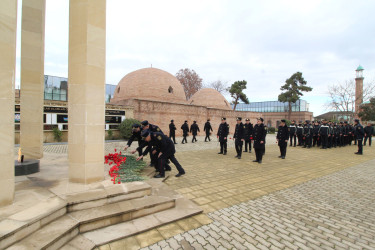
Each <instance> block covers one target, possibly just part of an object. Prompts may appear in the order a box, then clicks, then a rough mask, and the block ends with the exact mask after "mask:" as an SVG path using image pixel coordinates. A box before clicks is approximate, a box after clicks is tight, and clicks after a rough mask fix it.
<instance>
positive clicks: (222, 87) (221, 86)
mask: <svg viewBox="0 0 375 250" xmlns="http://www.w3.org/2000/svg"><path fill="white" fill-rule="evenodd" d="M227 83H228V82H223V81H221V80H217V81H214V82H211V83H209V84H208V85H206V86H205V87H207V88H212V89H215V90H217V91H218V92H220V93H221V94H222V95H224V94H226V93H228V85H227Z"/></svg>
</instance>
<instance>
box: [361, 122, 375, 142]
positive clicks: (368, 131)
mask: <svg viewBox="0 0 375 250" xmlns="http://www.w3.org/2000/svg"><path fill="white" fill-rule="evenodd" d="M364 131H365V142H364V143H363V145H364V146H366V142H367V139H368V145H369V146H370V147H371V137H372V134H373V133H374V127H373V126H372V125H371V124H367V126H366V127H365V128H364Z"/></svg>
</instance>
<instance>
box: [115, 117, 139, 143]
mask: <svg viewBox="0 0 375 250" xmlns="http://www.w3.org/2000/svg"><path fill="white" fill-rule="evenodd" d="M135 123H136V124H141V122H140V121H138V120H136V119H132V118H128V119H125V120H124V121H123V122H121V124H120V126H119V129H120V133H121V136H122V137H123V138H124V139H129V138H130V136H131V135H132V125H133V124H135Z"/></svg>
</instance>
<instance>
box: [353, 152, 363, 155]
mask: <svg viewBox="0 0 375 250" xmlns="http://www.w3.org/2000/svg"><path fill="white" fill-rule="evenodd" d="M354 154H356V155H363V153H360V152H357V153H354Z"/></svg>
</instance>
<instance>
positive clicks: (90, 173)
mask: <svg viewBox="0 0 375 250" xmlns="http://www.w3.org/2000/svg"><path fill="white" fill-rule="evenodd" d="M103 158H104V157H103ZM103 170H104V161H103V160H102V161H100V162H97V163H86V183H93V182H98V181H102V180H103V179H104V171H103Z"/></svg>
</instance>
